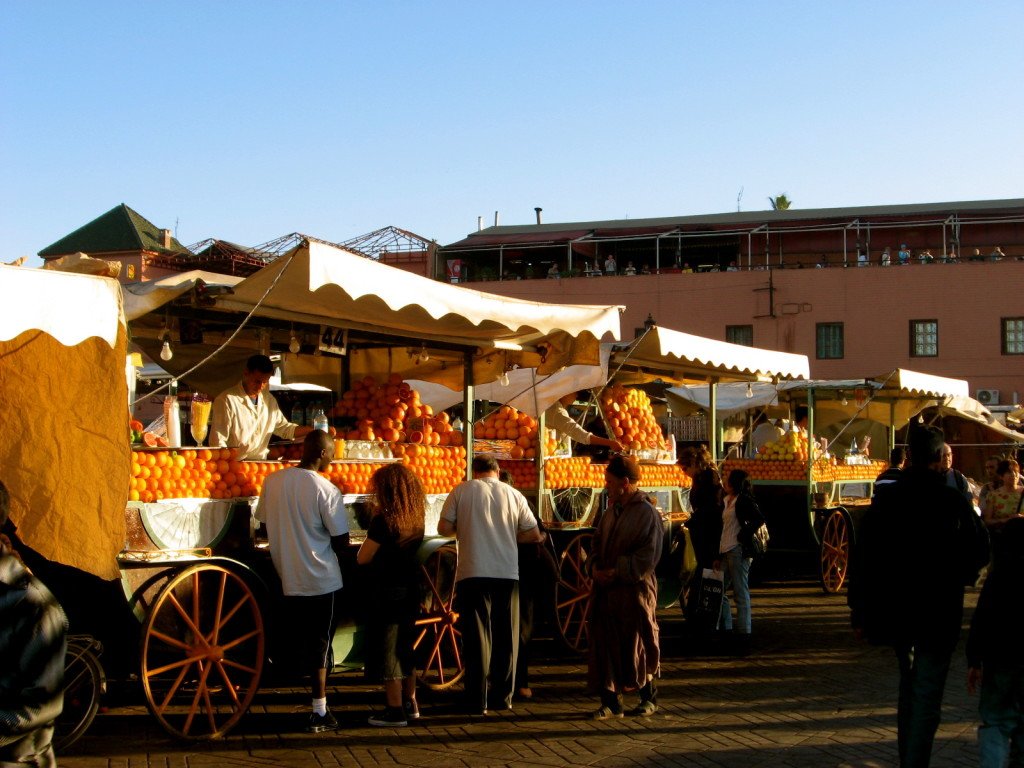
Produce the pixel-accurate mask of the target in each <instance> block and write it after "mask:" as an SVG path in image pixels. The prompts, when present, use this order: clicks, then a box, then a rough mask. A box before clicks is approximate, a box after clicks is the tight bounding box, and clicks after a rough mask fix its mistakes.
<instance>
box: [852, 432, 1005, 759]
mask: <svg viewBox="0 0 1024 768" xmlns="http://www.w3.org/2000/svg"><path fill="white" fill-rule="evenodd" d="M908 442H909V449H910V467H909V468H908V469H906V470H904V472H903V476H902V477H901V478H900V479H899V480H898V481H897V482H895V483H891V484H889V485H885V486H883V487H881V488H879V489H877V492H876V494H875V496H874V498H873V499H872V501H871V508H870V510H868V513H867V514H866V515H865V517H864V521H863V523H862V525H861V528H860V531H859V532H858V537H857V539H858V541H857V548H856V550H855V552H854V558H853V561H852V562H851V566H852V568H851V581H850V591H849V595H848V601H849V605H850V610H851V623H852V624H853V628H854V632H855V633H856V634H857V635H858V637H864V638H866V639H867V640H868V642H870V643H873V644H879V645H890V646H892V648H893V650H894V651H895V652H896V658H897V661H898V662H899V669H900V690H899V706H898V714H897V728H898V746H899V755H900V766H901V767H902V768H907V767H908V766H915V767H916V766H927V765H928V764H929V761H930V758H931V749H932V742H933V740H934V738H935V731H936V729H937V728H938V725H939V715H940V712H941V708H942V694H943V691H944V689H945V685H946V676H947V674H948V672H949V664H950V660H951V658H952V655H953V651H954V649H955V648H956V644H957V640H958V639H959V637H960V628H961V624H962V622H963V607H964V587H965V586H967V585H970V584H973V583H974V581H975V579H976V578H977V576H978V571H979V570H980V569H981V568H982V567H983V566H984V565H985V564H986V563H987V562H988V556H989V546H988V534H987V533H986V532H985V529H984V526H982V524H981V521H980V520H979V519H978V517H977V515H976V514H975V513H974V510H973V509H972V507H971V505H970V503H968V501H967V500H966V499H965V498H964V497H963V495H961V494H960V493H958V492H957V491H956V490H955V489H953V488H951V487H949V486H948V485H946V482H945V477H944V476H943V475H942V472H941V453H942V444H943V439H942V433H941V432H940V431H939V430H937V429H934V428H930V427H927V428H921V429H917V430H914V431H913V432H911V435H910V438H909V441H908Z"/></svg>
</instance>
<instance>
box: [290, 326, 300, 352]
mask: <svg viewBox="0 0 1024 768" xmlns="http://www.w3.org/2000/svg"><path fill="white" fill-rule="evenodd" d="M300 349H302V343H301V342H300V341H299V338H298V337H297V336H296V335H295V331H292V338H291V339H290V340H289V342H288V351H289V352H291V353H292V354H293V355H297V354H299V350H300Z"/></svg>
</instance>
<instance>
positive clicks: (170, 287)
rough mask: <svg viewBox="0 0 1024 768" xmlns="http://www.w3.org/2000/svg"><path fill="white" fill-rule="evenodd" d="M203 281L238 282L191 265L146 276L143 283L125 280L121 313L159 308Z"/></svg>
mask: <svg viewBox="0 0 1024 768" xmlns="http://www.w3.org/2000/svg"><path fill="white" fill-rule="evenodd" d="M200 280H202V281H203V282H204V283H206V284H207V285H226V286H229V287H231V286H235V285H237V284H238V283H240V282H242V278H241V277H238V276H237V275H221V274H218V273H216V272H204V271H203V270H201V269H193V270H191V271H190V272H181V273H180V274H176V275H168V276H167V277H162V278H160V279H159V280H147V281H146V282H144V283H128V284H126V285H125V286H124V315H125V317H126V318H127V319H128V320H129V321H131V320H135V319H136V318H139V317H142V316H143V315H147V314H149V313H150V312H152V311H153V310H156V309H159V308H160V307H162V306H163V305H164V304H166V303H168V302H169V301H174V299H176V298H178V297H179V296H181V295H183V294H185V293H188V292H189V291H191V290H192V289H193V288H195V287H196V285H197V284H198V283H199V281H200Z"/></svg>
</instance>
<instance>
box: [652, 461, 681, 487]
mask: <svg viewBox="0 0 1024 768" xmlns="http://www.w3.org/2000/svg"><path fill="white" fill-rule="evenodd" d="M690 485H691V483H690V478H689V477H687V475H686V473H685V472H683V468H682V467H680V466H679V465H678V464H641V465H640V487H641V488H689V487H690Z"/></svg>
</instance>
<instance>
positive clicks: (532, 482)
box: [498, 459, 537, 491]
mask: <svg viewBox="0 0 1024 768" xmlns="http://www.w3.org/2000/svg"><path fill="white" fill-rule="evenodd" d="M498 466H499V467H501V468H502V469H505V470H508V472H509V474H511V475H512V485H514V486H515V487H516V488H517V489H519V490H520V491H535V490H537V465H536V464H535V463H533V462H532V461H506V460H504V459H499V461H498Z"/></svg>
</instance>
